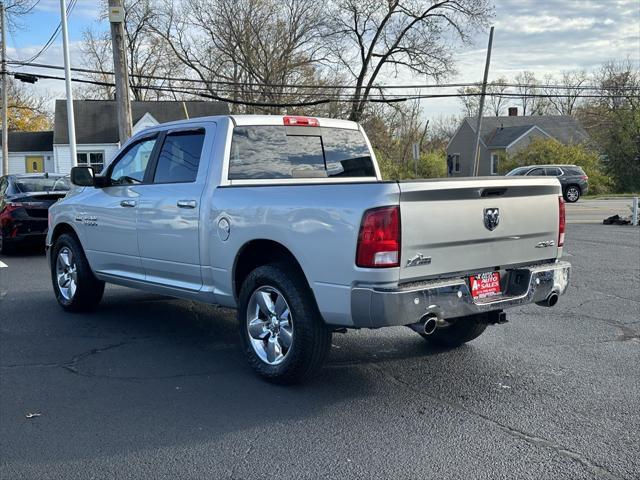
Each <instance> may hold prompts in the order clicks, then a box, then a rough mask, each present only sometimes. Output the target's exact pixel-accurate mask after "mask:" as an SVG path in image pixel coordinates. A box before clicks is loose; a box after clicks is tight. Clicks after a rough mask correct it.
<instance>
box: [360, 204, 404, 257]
mask: <svg viewBox="0 0 640 480" xmlns="http://www.w3.org/2000/svg"><path fill="white" fill-rule="evenodd" d="M356 265H357V266H358V267H364V268H383V267H397V266H399V265H400V207H398V206H393V207H380V208H372V209H371V210H367V211H366V212H365V213H364V215H363V217H362V223H361V224H360V233H359V235H358V248H357V252H356Z"/></svg>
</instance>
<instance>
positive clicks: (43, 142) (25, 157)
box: [0, 131, 54, 173]
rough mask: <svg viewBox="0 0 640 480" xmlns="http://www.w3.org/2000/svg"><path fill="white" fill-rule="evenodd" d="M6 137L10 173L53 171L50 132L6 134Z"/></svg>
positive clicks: (51, 134) (0, 143) (51, 135)
mask: <svg viewBox="0 0 640 480" xmlns="http://www.w3.org/2000/svg"><path fill="white" fill-rule="evenodd" d="M8 136H9V142H8V143H9V172H10V173H25V172H45V171H46V172H52V171H54V161H53V132H52V131H45V132H8ZM0 137H1V136H0ZM0 145H2V139H1V138H0Z"/></svg>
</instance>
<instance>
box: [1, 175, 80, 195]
mask: <svg viewBox="0 0 640 480" xmlns="http://www.w3.org/2000/svg"><path fill="white" fill-rule="evenodd" d="M13 184H14V186H15V189H16V190H17V191H18V192H19V193H39V192H43V193H44V192H66V191H67V190H69V189H70V188H71V184H70V183H69V177H34V178H29V177H24V178H17V179H15V180H14V182H13Z"/></svg>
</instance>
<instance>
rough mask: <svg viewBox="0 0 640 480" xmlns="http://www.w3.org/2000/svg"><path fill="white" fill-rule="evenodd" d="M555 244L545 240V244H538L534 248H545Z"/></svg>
mask: <svg viewBox="0 0 640 480" xmlns="http://www.w3.org/2000/svg"><path fill="white" fill-rule="evenodd" d="M555 244H556V242H554V241H553V240H547V241H546V242H538V243H537V244H536V248H547V247H553V246H555Z"/></svg>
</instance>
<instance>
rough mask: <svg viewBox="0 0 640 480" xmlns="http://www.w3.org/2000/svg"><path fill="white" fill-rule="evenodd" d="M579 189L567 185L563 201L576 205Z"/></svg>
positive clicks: (579, 193)
mask: <svg viewBox="0 0 640 480" xmlns="http://www.w3.org/2000/svg"><path fill="white" fill-rule="evenodd" d="M581 193H582V192H581V191H580V187H578V186H576V185H569V186H568V187H567V189H566V190H565V191H564V199H565V200H566V201H567V202H569V203H576V202H577V201H578V199H579V198H580V195H581Z"/></svg>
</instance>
